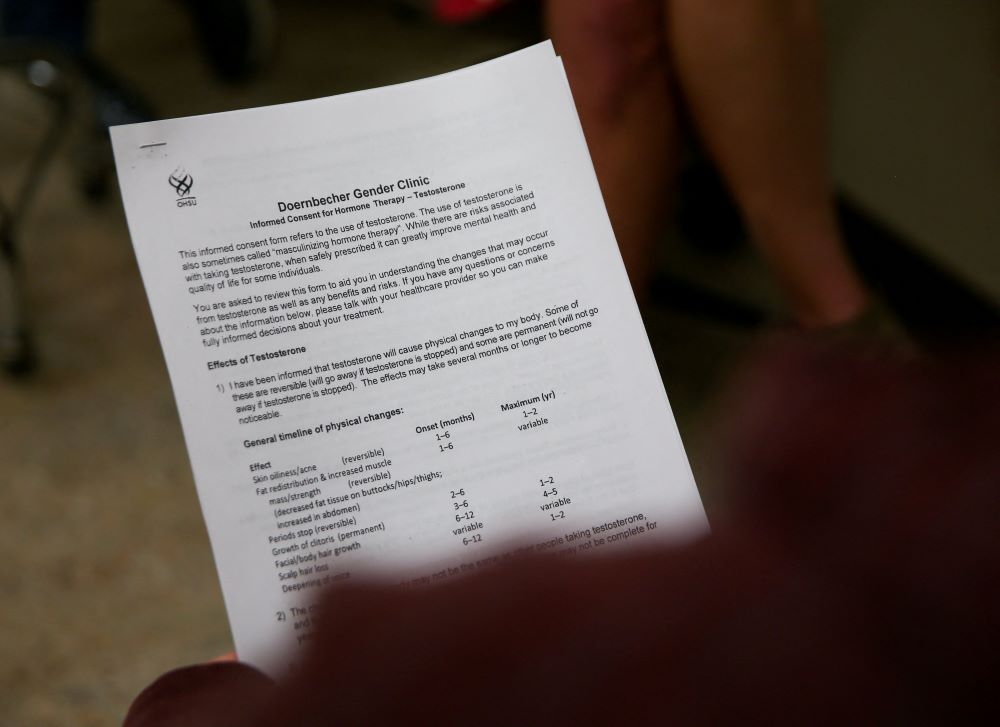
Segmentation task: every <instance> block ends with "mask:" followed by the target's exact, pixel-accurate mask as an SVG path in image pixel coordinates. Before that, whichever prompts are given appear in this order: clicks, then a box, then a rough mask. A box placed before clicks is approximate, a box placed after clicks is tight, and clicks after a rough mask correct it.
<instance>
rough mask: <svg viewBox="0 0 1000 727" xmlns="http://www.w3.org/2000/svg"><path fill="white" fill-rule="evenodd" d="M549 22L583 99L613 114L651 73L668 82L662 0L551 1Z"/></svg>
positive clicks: (644, 82) (568, 70) (575, 90)
mask: <svg viewBox="0 0 1000 727" xmlns="http://www.w3.org/2000/svg"><path fill="white" fill-rule="evenodd" d="M548 20H549V29H550V32H551V34H552V39H553V42H554V43H555V45H556V51H557V52H558V53H559V54H560V55H562V56H563V59H564V61H565V63H566V67H567V72H568V73H569V75H570V80H571V81H572V82H573V84H574V93H575V94H576V95H577V101H578V102H583V103H586V104H588V105H590V106H593V107H596V108H595V110H597V111H601V112H603V113H607V114H612V115H613V114H615V113H616V111H617V110H618V109H620V108H621V106H622V104H623V102H625V101H626V100H627V97H628V95H629V94H630V93H631V92H633V91H634V90H635V89H636V88H637V87H640V86H642V85H645V84H647V83H649V81H650V77H651V76H655V77H656V80H657V81H658V82H659V81H663V82H665V81H666V63H667V52H666V39H665V26H664V16H663V0H549V3H548Z"/></svg>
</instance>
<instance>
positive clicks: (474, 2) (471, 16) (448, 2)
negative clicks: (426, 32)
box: [433, 0, 510, 23]
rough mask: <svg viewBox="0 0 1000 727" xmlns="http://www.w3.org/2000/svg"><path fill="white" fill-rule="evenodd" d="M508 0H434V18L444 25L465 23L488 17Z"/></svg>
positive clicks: (508, 0)
mask: <svg viewBox="0 0 1000 727" xmlns="http://www.w3.org/2000/svg"><path fill="white" fill-rule="evenodd" d="M509 2H510V0H435V2H434V7H433V13H434V17H435V18H437V19H438V20H440V21H442V22H445V23H467V22H469V21H472V20H478V19H479V18H481V17H483V16H484V15H488V14H489V13H491V12H493V11H494V10H496V9H497V8H499V7H501V6H503V5H506V4H508V3H509Z"/></svg>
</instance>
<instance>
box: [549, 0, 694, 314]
mask: <svg viewBox="0 0 1000 727" xmlns="http://www.w3.org/2000/svg"><path fill="white" fill-rule="evenodd" d="M547 15H548V17H547V20H548V26H549V32H550V35H551V37H552V40H553V43H554V44H555V47H556V52H558V53H559V54H560V55H561V56H562V58H563V62H564V63H565V65H566V73H567V75H568V76H569V82H570V86H571V87H572V89H573V95H574V98H575V99H576V105H577V109H578V111H579V114H580V121H581V122H582V124H583V130H584V134H585V135H586V137H587V142H588V145H589V146H590V153H591V156H592V157H593V160H594V167H595V168H596V170H597V176H598V179H599V180H600V183H601V190H602V192H603V193H604V200H605V203H606V204H607V207H608V214H609V216H610V217H611V224H612V225H613V227H614V230H615V234H616V236H617V238H618V245H619V247H620V248H621V252H622V257H623V258H624V260H625V266H626V267H627V269H628V272H629V277H630V278H631V280H632V286H633V288H634V289H635V292H636V296H637V297H639V298H640V300H641V299H642V298H643V297H644V296H645V294H646V292H647V289H648V283H649V279H650V277H651V275H652V248H653V245H654V243H655V242H656V239H657V238H658V236H659V233H660V231H661V226H662V222H663V216H664V211H665V210H666V208H667V201H668V199H669V198H670V192H671V190H670V189H669V187H670V185H671V182H672V181H673V171H674V165H675V158H676V154H675V150H676V149H675V148H676V134H677V129H676V120H675V116H674V104H673V102H672V99H671V97H670V87H669V83H668V74H667V48H666V39H665V37H664V34H663V27H664V25H663V23H664V18H663V5H662V0H549V2H548V6H547Z"/></svg>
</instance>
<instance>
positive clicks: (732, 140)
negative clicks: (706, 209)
mask: <svg viewBox="0 0 1000 727" xmlns="http://www.w3.org/2000/svg"><path fill="white" fill-rule="evenodd" d="M665 22H666V26H665V27H666V32H667V36H668V38H669V39H670V46H671V54H672V55H671V57H672V63H673V65H674V67H675V69H676V72H677V75H678V80H679V83H680V86H681V88H682V90H683V93H684V96H685V102H686V104H687V106H688V107H689V109H690V111H691V114H692V116H693V118H694V121H695V123H696V125H697V127H698V131H699V134H700V135H701V137H702V139H703V141H704V143H705V144H706V146H707V147H708V149H709V152H710V153H711V154H712V156H713V157H714V158H715V161H716V163H717V164H718V166H719V168H720V169H721V171H722V174H723V175H724V177H725V178H726V180H727V182H728V184H729V186H730V188H731V190H732V192H733V195H734V196H735V197H736V200H737V202H738V203H739V205H740V207H741V209H742V211H743V214H744V217H745V219H746V222H747V225H748V227H749V230H750V233H751V235H752V236H753V238H754V241H755V244H756V245H757V246H758V247H759V248H760V250H761V251H762V252H763V254H764V255H765V257H766V258H767V259H768V261H769V263H770V265H771V267H772V269H773V270H774V271H775V273H776V275H777V277H778V280H779V283H780V284H781V285H782V287H783V289H784V290H785V292H786V294H787V296H788V298H789V301H790V304H791V306H792V311H793V313H794V315H795V316H796V317H797V319H798V320H799V322H800V323H801V324H803V325H805V326H824V325H834V324H838V323H843V322H846V321H848V320H850V319H852V318H854V317H856V316H857V315H859V314H860V313H861V312H862V310H863V309H864V307H865V305H866V294H865V291H864V288H863V284H862V283H861V281H860V279H859V278H858V276H857V275H856V273H855V272H854V270H853V269H852V267H851V264H850V262H849V260H848V259H847V256H846V253H845V251H844V246H843V242H842V240H841V237H840V233H839V230H838V228H837V222H836V219H835V214H834V208H833V193H832V185H831V181H830V174H829V170H828V167H827V138H826V136H827V129H826V98H825V85H824V83H823V82H822V80H823V75H824V67H823V42H822V28H821V21H820V18H819V8H818V6H817V3H816V2H815V0H666V19H665Z"/></svg>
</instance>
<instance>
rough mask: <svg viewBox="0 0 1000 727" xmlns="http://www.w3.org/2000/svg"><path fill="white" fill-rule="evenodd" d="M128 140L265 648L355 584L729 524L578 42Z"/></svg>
mask: <svg viewBox="0 0 1000 727" xmlns="http://www.w3.org/2000/svg"><path fill="white" fill-rule="evenodd" d="M112 140H113V143H114V151H115V159H116V163H117V166H118V172H119V178H120V183H121V189H122V195H123V197H124V201H125V210H126V214H127V216H128V222H129V228H130V230H131V234H132V240H133V243H134V246H135V250H136V255H137V258H138V261H139V266H140V269H141V272H142V276H143V280H144V282H145V285H146V290H147V293H148V295H149V299H150V303H151V306H152V310H153V314H154V317H155V320H156V325H157V329H158V331H159V335H160V340H161V342H162V345H163V351H164V355H165V357H166V360H167V365H168V368H169V371H170V377H171V380H172V383H173V387H174V392H175V396H176V399H177V404H178V408H179V410H180V416H181V422H182V424H183V428H184V435H185V439H186V442H187V446H188V450H189V453H190V457H191V463H192V467H193V470H194V476H195V480H196V483H197V487H198V494H199V497H200V499H201V503H202V508H203V511H204V515H205V519H206V522H207V525H208V532H209V535H210V538H211V541H212V547H213V550H214V553H215V558H216V563H217V566H218V570H219V577H220V579H221V582H222V589H223V593H224V596H225V600H226V606H227V609H228V612H229V617H230V622H231V625H232V629H233V634H234V638H235V641H236V648H237V652H238V654H239V656H240V658H241V659H243V660H245V661H248V662H250V663H252V664H254V665H256V666H258V667H260V668H262V669H264V670H266V671H268V672H270V673H272V674H280V673H282V671H283V670H284V669H285V668H286V667H287V666H289V665H290V664H291V663H293V662H294V659H295V652H296V649H297V648H298V646H299V645H301V644H302V643H303V642H305V641H306V640H308V638H309V634H310V626H311V623H310V605H311V604H313V603H314V602H315V600H316V598H317V595H318V593H319V592H320V590H321V589H322V587H323V586H325V585H327V584H330V583H332V582H334V581H338V580H344V579H353V578H358V577H360V576H378V577H381V578H391V579H394V580H395V581H398V582H400V583H406V584H421V583H432V582H435V581H438V580H442V579H445V578H449V577H452V576H455V575H458V574H461V573H466V572H470V571H473V570H476V569H478V568H480V567H483V566H484V565H487V564H489V563H491V562H495V560H496V559H498V558H502V557H505V556H506V555H509V554H511V553H515V552H547V553H567V554H570V553H576V554H581V555H585V554H588V553H608V552H612V551H614V550H616V549H619V548H621V547H623V546H632V545H634V544H650V543H653V542H656V541H659V540H661V539H663V538H689V537H693V536H696V535H698V534H700V533H702V532H704V531H705V528H706V520H705V516H704V512H703V510H702V506H701V501H700V499H699V496H698V493H697V490H696V488H695V484H694V481H693V478H692V475H691V471H690V469H689V467H688V463H687V460H686V457H685V454H684V450H683V447H682V445H681V441H680V437H679V435H678V433H677V428H676V425H675V423H674V420H673V417H672V415H671V411H670V407H669V404H668V402H667V398H666V394H665V392H664V389H663V385H662V382H661V381H660V378H659V374H658V372H657V369H656V366H655V364H654V361H653V356H652V352H651V350H650V348H649V344H648V341H647V339H646V335H645V331H644V329H643V325H642V322H641V320H640V317H639V313H638V310H637V308H636V304H635V300H634V298H633V296H632V293H631V289H630V287H629V283H628V280H627V277H626V274H625V270H624V267H623V265H622V261H621V257H620V255H619V253H618V249H617V246H616V244H615V239H614V236H613V233H612V230H611V226H610V224H609V222H608V217H607V213H606V211H605V208H604V205H603V202H602V199H601V194H600V190H599V188H598V184H597V180H596V177H595V175H594V171H593V167H592V165H591V162H590V158H589V155H588V153H587V149H586V144H585V142H584V139H583V135H582V133H581V131H580V126H579V121H578V119H577V117H576V111H575V109H574V108H573V105H572V99H571V96H570V94H569V93H568V92H567V84H566V80H565V74H564V72H563V70H562V67H561V64H560V62H559V61H558V59H557V58H556V57H555V55H554V53H553V51H552V47H551V45H550V44H548V43H544V44H540V45H538V46H535V47H533V48H529V49H527V50H525V51H521V52H519V53H515V54H512V55H510V56H506V57H504V58H501V59H498V60H495V61H490V62H487V63H484V64H481V65H478V66H475V67H472V68H468V69H464V70H461V71H456V72H453V73H449V74H445V75H443V76H439V77H436V78H431V79H426V80H422V81H416V82H413V83H408V84H402V85H398V86H392V87H388V88H382V89H375V90H372V91H365V92H360V93H354V94H347V95H344V96H338V97H332V98H326V99H320V100H315V101H306V102H301V103H294V104H286V105H281V106H274V107H266V108H257V109H249V110H245V111H234V112H229V113H223V114H213V115H208V116H199V117H193V118H185V119H171V120H166V121H158V122H152V123H146V124H136V125H131V126H124V127H117V128H114V129H112Z"/></svg>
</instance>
